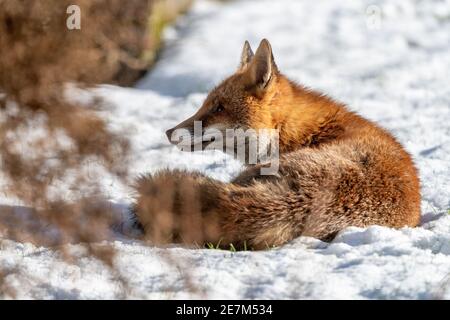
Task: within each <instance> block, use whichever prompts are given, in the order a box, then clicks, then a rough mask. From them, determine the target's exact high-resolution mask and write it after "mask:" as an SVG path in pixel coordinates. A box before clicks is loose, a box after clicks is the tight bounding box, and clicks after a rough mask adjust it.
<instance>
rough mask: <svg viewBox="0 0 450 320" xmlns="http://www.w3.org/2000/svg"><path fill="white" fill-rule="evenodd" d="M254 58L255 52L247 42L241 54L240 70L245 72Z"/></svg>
mask: <svg viewBox="0 0 450 320" xmlns="http://www.w3.org/2000/svg"><path fill="white" fill-rule="evenodd" d="M252 58H253V50H252V48H251V47H250V43H248V41H247V40H245V42H244V47H243V48H242V53H241V62H240V63H239V68H238V69H239V70H244V68H246V67H247V65H248V64H249V63H250V60H252Z"/></svg>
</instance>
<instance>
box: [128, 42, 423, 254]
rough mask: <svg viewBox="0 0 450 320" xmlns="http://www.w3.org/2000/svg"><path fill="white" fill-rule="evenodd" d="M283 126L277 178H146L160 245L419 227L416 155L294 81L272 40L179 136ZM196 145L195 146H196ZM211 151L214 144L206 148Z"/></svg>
mask: <svg viewBox="0 0 450 320" xmlns="http://www.w3.org/2000/svg"><path fill="white" fill-rule="evenodd" d="M194 121H202V125H203V127H204V128H217V129H218V130H221V131H224V130H225V129H227V128H233V129H236V128H242V129H244V130H245V129H249V128H251V129H259V128H269V129H275V130H277V132H278V135H279V146H278V148H279V159H278V160H277V161H278V163H279V168H278V173H277V174H276V175H261V172H260V169H261V168H262V167H264V166H266V165H267V164H264V163H258V164H254V165H251V166H248V167H247V168H246V170H244V171H243V172H242V173H241V174H240V175H239V176H237V177H236V178H235V179H233V180H232V181H231V182H230V183H223V182H220V181H217V180H214V179H212V178H209V177H207V176H205V175H204V174H201V173H198V172H185V171H181V170H174V171H169V170H166V171H161V172H158V173H156V174H154V175H150V174H149V175H146V176H143V177H141V178H139V179H138V181H137V184H136V190H137V195H138V196H137V201H136V205H135V213H136V216H137V219H138V221H139V222H140V224H141V226H142V228H143V230H144V234H145V237H146V238H147V239H150V240H153V241H154V242H156V243H169V242H182V243H191V244H194V243H205V242H210V243H217V244H219V243H220V244H221V245H224V246H228V245H229V244H233V245H234V246H235V247H237V246H247V247H249V248H253V249H255V250H256V249H264V248H268V247H272V246H280V245H282V244H284V243H286V242H288V241H290V240H292V239H294V238H296V237H299V236H310V237H316V238H318V239H321V240H323V241H331V240H332V239H333V238H334V237H335V235H336V234H337V233H338V232H339V231H340V230H342V229H343V228H345V227H348V226H357V227H366V226H369V225H381V226H388V227H393V228H400V227H404V226H410V227H414V226H417V225H418V223H419V221H420V187H419V178H418V173H417V170H416V168H415V166H414V163H413V161H412V159H411V157H410V155H409V154H408V153H407V152H406V151H405V150H404V149H403V147H402V146H401V144H400V143H399V142H397V141H396V139H395V138H394V137H393V136H392V135H391V134H390V133H388V132H387V131H385V130H384V129H382V128H380V127H378V126H377V125H376V124H374V123H373V122H371V121H369V120H366V119H364V118H362V117H361V116H359V115H358V114H356V113H354V112H351V111H349V110H348V109H347V108H346V106H345V105H344V104H342V103H339V102H336V101H334V100H333V99H331V98H329V97H328V96H326V95H324V94H321V93H317V92H314V91H312V90H310V89H306V88H304V87H303V86H301V85H298V84H296V83H294V82H293V81H291V80H289V79H288V78H287V77H285V76H284V75H283V74H281V73H280V72H279V70H278V68H277V65H276V63H275V60H274V56H273V53H272V48H271V45H270V44H269V42H268V41H267V40H266V39H264V40H262V41H261V43H260V45H259V47H258V49H257V51H256V53H253V51H252V49H251V48H250V45H249V43H248V42H247V41H246V42H245V44H244V48H243V51H242V54H241V62H240V65H239V68H238V69H237V71H236V72H235V73H234V74H233V75H232V76H230V77H229V78H227V79H226V80H224V81H223V82H222V83H221V84H220V85H219V86H218V87H216V88H215V89H213V90H212V91H211V92H210V93H209V95H208V96H207V98H206V100H205V102H204V103H203V106H202V107H201V108H200V109H199V110H198V111H197V113H195V114H194V115H193V116H192V117H191V118H189V119H187V120H185V121H183V122H181V123H180V124H179V125H177V126H176V127H174V128H172V129H170V130H168V131H167V135H168V137H169V139H170V137H171V135H172V134H173V132H174V131H176V130H177V129H186V130H188V132H190V133H191V135H192V134H193V133H192V132H193V127H194ZM192 143H193V144H194V142H192ZM200 143H201V144H202V147H204V146H205V145H207V144H208V143H210V142H208V141H203V140H202V141H201V142H200Z"/></svg>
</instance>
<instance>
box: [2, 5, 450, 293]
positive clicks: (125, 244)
mask: <svg viewBox="0 0 450 320" xmlns="http://www.w3.org/2000/svg"><path fill="white" fill-rule="evenodd" d="M262 38H268V39H269V40H270V41H271V43H272V47H273V50H274V54H275V59H276V61H277V64H278V66H279V68H280V69H281V70H282V71H283V72H284V73H285V74H286V75H288V76H289V77H291V78H292V79H295V80H297V81H299V82H301V83H304V84H306V85H308V86H310V87H313V88H316V89H319V90H321V91H323V92H326V93H328V94H329V95H331V96H333V97H335V98H336V99H339V100H341V101H343V102H346V103H347V104H348V105H349V106H350V107H351V108H352V109H353V110H356V111H358V112H359V113H361V114H362V115H364V116H366V117H368V118H370V119H373V120H375V121H377V122H378V123H380V124H381V125H383V126H385V127H387V128H388V129H390V130H391V131H392V132H393V133H394V134H395V135H396V136H397V137H398V138H399V140H400V141H401V142H402V143H403V144H404V145H405V146H406V148H407V149H408V150H409V151H410V152H411V154H412V155H413V156H414V158H415V161H416V163H417V166H418V167H419V169H420V176H421V181H422V196H423V201H422V209H423V219H422V225H421V227H418V228H414V229H411V228H404V229H401V230H393V229H389V228H383V227H378V226H373V227H370V228H367V229H358V228H348V229H346V230H344V231H343V232H341V233H340V234H339V235H338V236H337V238H336V239H335V240H334V241H333V242H332V243H330V244H326V243H323V242H320V241H318V240H315V239H312V238H299V239H296V240H294V241H293V242H292V243H290V244H288V245H285V246H284V247H282V248H277V249H273V250H269V251H264V252H238V253H232V252H227V251H218V250H199V249H198V250H192V249H185V248H181V247H171V248H154V247H149V246H145V245H143V244H141V243H139V242H136V241H132V240H130V239H125V238H123V237H118V238H117V240H115V241H112V242H111V243H112V245H113V246H114V247H115V248H116V249H117V252H118V255H117V257H116V262H117V266H118V270H119V271H120V273H121V274H122V275H123V276H124V277H125V278H126V279H128V283H129V290H128V291H127V293H126V294H124V292H123V290H122V289H123V288H122V287H121V286H120V282H118V281H117V280H115V278H114V275H113V274H111V273H110V272H109V271H108V269H107V268H105V267H104V266H102V264H100V263H99V262H97V261H95V260H93V259H92V258H89V257H86V256H85V255H84V254H83V250H82V248H81V247H80V246H77V245H72V246H70V250H71V251H72V252H73V254H74V255H75V256H78V257H79V259H77V260H76V263H75V264H68V263H66V262H64V261H63V260H62V259H61V258H60V256H59V253H58V252H54V251H51V250H49V249H47V248H37V247H34V246H33V245H30V244H22V243H16V242H13V241H10V240H6V239H3V240H0V265H1V266H3V267H6V268H15V270H16V272H13V273H11V274H10V275H9V276H7V277H6V279H5V281H6V283H7V284H8V285H10V286H12V287H13V288H14V289H15V291H16V293H17V297H19V298H123V297H128V298H161V299H165V298H205V297H206V298H233V299H241V298H247V299H252V298H260V299H269V298H278V299H285V298H308V299H327V298H338V299H366V298H368V299H391V298H394V299H402V298H414V299H427V298H446V299H450V215H449V214H448V209H449V208H450V170H449V165H450V85H449V79H450V78H449V74H448V73H449V70H450V1H448V0H447V1H442V0H441V1H437V0H433V1H420V0H397V1H387V0H386V1H383V0H367V1H335V0H316V1H294V0H284V1H270V0H249V1H231V2H215V1H207V0H199V1H197V2H196V4H195V6H194V8H193V9H192V10H191V12H190V13H189V14H188V15H187V16H186V17H184V18H182V19H181V20H180V21H179V23H178V25H177V26H176V27H175V28H171V29H169V30H167V32H166V39H167V44H168V45H167V48H166V49H165V50H164V52H163V54H162V56H161V60H160V61H159V62H158V64H157V65H156V67H155V68H154V70H153V71H152V72H151V73H150V74H149V75H147V76H146V77H145V78H144V79H142V80H141V81H140V83H139V84H138V85H137V87H136V88H119V87H113V86H104V87H101V88H99V89H98V90H96V93H97V94H99V95H101V96H102V97H104V98H105V99H106V101H107V102H109V103H111V104H112V106H113V108H112V111H111V112H110V113H108V114H105V116H106V117H107V118H108V119H110V123H111V125H112V126H113V127H116V128H126V129H127V130H128V131H129V132H130V135H131V139H132V142H133V157H134V158H133V165H132V170H133V173H134V174H139V173H142V172H147V171H151V172H153V171H155V170H157V169H158V168H164V167H172V168H175V167H184V168H189V169H199V170H202V171H204V172H206V173H207V174H209V175H211V176H213V177H215V178H218V179H222V180H225V181H226V180H228V179H230V178H231V177H232V176H234V175H235V174H236V173H237V172H239V170H240V164H239V163H237V162H235V161H231V160H229V159H228V158H226V156H224V155H222V154H220V153H208V154H206V155H205V154H201V153H198V154H196V153H194V154H187V153H181V152H180V151H178V150H177V149H175V148H174V147H172V146H170V145H169V144H168V142H167V140H166V137H165V135H164V131H165V129H167V128H170V127H172V126H173V125H174V124H176V123H178V122H179V121H180V120H183V119H184V118H185V117H187V116H188V115H190V114H192V113H193V112H194V111H195V110H196V109H197V108H198V106H199V105H200V103H201V101H202V99H203V98H204V97H205V94H206V92H207V91H208V90H209V89H210V88H211V87H213V86H214V85H215V84H217V82H218V81H220V80H221V79H223V78H224V77H225V76H226V75H227V74H230V73H232V72H233V71H234V68H236V66H237V63H238V59H239V55H240V50H241V46H242V44H243V42H244V40H246V39H248V40H249V41H250V43H251V44H252V45H253V46H254V47H255V46H257V45H258V43H259V41H260V39H262ZM107 185H108V186H109V192H110V197H111V200H112V201H115V202H117V203H120V204H125V205H127V204H130V201H131V198H130V195H129V193H128V191H127V190H126V189H124V188H121V187H120V186H117V185H116V184H114V183H107ZM5 201H6V200H5ZM99 245H101V244H99Z"/></svg>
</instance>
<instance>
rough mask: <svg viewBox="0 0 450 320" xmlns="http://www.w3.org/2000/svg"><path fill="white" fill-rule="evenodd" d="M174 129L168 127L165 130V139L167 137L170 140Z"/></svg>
mask: <svg viewBox="0 0 450 320" xmlns="http://www.w3.org/2000/svg"><path fill="white" fill-rule="evenodd" d="M174 130H175V129H174V128H172V129H169V130H167V131H166V136H167V139H169V141H171V140H172V133H173V131H174Z"/></svg>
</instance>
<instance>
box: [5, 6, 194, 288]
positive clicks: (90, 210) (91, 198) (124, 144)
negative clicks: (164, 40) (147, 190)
mask: <svg viewBox="0 0 450 320" xmlns="http://www.w3.org/2000/svg"><path fill="white" fill-rule="evenodd" d="M153 2H155V1H151V0H128V1H120V0H95V1H90V0H75V1H72V0H71V1H68V0H0V53H1V54H0V158H1V167H0V170H1V171H0V177H1V179H0V189H1V190H0V191H1V192H2V193H3V194H6V195H7V197H11V198H14V199H17V200H18V201H20V202H21V203H22V204H23V205H24V206H25V207H24V208H25V209H24V208H22V207H8V206H2V207H0V236H1V237H5V238H8V239H15V240H18V241H29V242H33V243H36V244H44V245H47V246H53V247H58V246H59V245H60V244H63V243H67V242H76V243H79V242H83V243H86V244H87V247H88V249H89V250H90V252H91V253H92V254H94V256H96V257H98V258H99V259H101V260H102V261H103V262H105V263H106V264H108V265H110V266H112V261H113V259H112V257H113V252H112V251H111V250H105V249H101V250H98V249H95V248H96V247H94V246H91V245H89V244H90V243H92V242H94V241H98V240H100V239H105V238H107V237H108V236H109V234H110V233H111V224H114V223H115V222H116V221H114V216H115V215H114V214H111V211H113V210H114V208H113V207H112V206H111V205H110V204H108V202H107V200H106V199H105V196H104V192H103V191H104V190H102V186H101V185H100V184H99V181H100V180H101V177H102V176H104V175H105V174H108V175H111V176H112V177H114V178H115V179H117V180H119V181H122V182H124V183H128V180H127V179H128V173H127V169H128V152H129V142H128V140H127V139H126V136H125V134H124V133H120V132H113V131H111V130H110V129H109V128H108V125H107V123H105V121H104V120H103V119H101V118H100V117H99V116H98V114H97V110H98V109H99V107H100V106H101V102H99V101H97V100H96V99H94V100H93V101H92V102H91V103H90V104H89V105H86V104H83V105H81V104H79V103H76V102H73V101H72V100H70V99H67V97H66V96H65V92H66V90H65V88H66V86H67V84H75V85H76V86H78V87H91V86H94V85H95V84H97V83H118V84H122V85H128V84H131V83H133V81H135V80H136V79H137V78H138V77H139V76H140V75H141V74H142V73H143V72H144V71H145V70H147V68H148V66H149V65H150V64H151V63H152V61H154V57H155V54H151V55H149V53H148V52H154V51H155V50H156V49H157V47H159V45H160V43H159V40H158V43H157V44H156V41H157V40H155V39H156V38H157V36H156V34H158V35H159V36H160V30H159V31H158V32H159V33H155V32H153V31H151V30H152V19H154V18H151V12H152V8H155V7H153V6H152V4H153ZM156 2H158V3H159V2H165V1H156ZM169 2H171V1H169ZM172 2H173V1H172ZM177 3H178V6H177V7H176V10H178V11H177V12H181V11H183V10H185V9H186V8H185V7H184V6H187V4H188V3H190V1H178V2H177ZM73 4H75V5H78V6H79V7H80V9H81V29H80V30H69V29H68V28H67V27H66V19H67V18H68V17H69V14H68V13H67V12H66V10H67V7H68V6H69V5H73ZM164 8H166V9H167V7H164ZM166 9H164V10H166ZM158 10H161V9H158ZM164 10H162V11H161V12H165V11H164ZM162 20H163V21H165V22H164V23H167V21H169V20H168V19H166V18H164V19H162ZM158 21H159V20H158ZM161 23H162V22H161ZM158 28H159V27H158ZM49 230H52V232H50V233H49V232H48V231H49ZM49 234H51V237H49ZM0 271H1V270H0ZM3 273H4V272H3ZM1 274H2V272H0V278H2V277H1ZM0 283H1V281H0ZM1 287H3V285H2V286H1ZM1 291H2V290H0V296H1ZM4 292H5V291H4Z"/></svg>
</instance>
